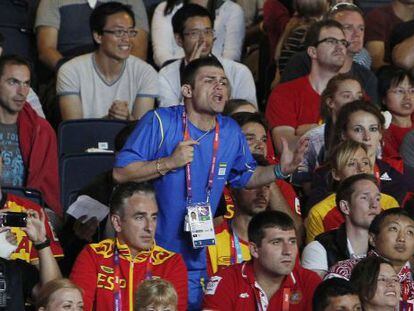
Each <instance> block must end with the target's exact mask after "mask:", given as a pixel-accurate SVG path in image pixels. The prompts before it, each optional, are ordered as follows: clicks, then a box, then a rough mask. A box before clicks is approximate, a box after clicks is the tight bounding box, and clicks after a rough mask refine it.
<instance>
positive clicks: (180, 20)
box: [171, 3, 214, 36]
mask: <svg viewBox="0 0 414 311" xmlns="http://www.w3.org/2000/svg"><path fill="white" fill-rule="evenodd" d="M192 17H208V19H209V20H210V22H211V27H213V25H214V19H213V17H212V16H211V14H210V12H209V11H208V10H207V9H206V8H204V7H202V6H201V5H198V4H191V3H190V4H186V5H184V6H183V7H182V8H180V9H179V10H178V11H177V12H175V14H174V16H173V17H172V21H171V22H172V26H173V31H174V33H175V34H179V35H181V36H182V35H183V32H184V26H185V22H186V21H187V20H188V19H189V18H192Z"/></svg>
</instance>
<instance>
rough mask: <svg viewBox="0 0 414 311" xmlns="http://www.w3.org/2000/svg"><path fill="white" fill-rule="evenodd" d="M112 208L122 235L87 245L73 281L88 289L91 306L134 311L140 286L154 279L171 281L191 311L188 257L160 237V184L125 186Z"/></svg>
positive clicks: (87, 301) (181, 302)
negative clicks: (167, 246) (157, 195)
mask: <svg viewBox="0 0 414 311" xmlns="http://www.w3.org/2000/svg"><path fill="white" fill-rule="evenodd" d="M110 206H111V221H112V225H113V227H114V229H115V231H116V234H117V236H116V238H115V239H106V240H103V241H101V242H100V243H96V244H89V245H88V246H86V247H85V248H84V249H83V251H82V252H81V253H80V255H79V256H78V258H77V260H76V262H75V265H74V267H73V269H72V273H71V279H72V281H73V282H74V283H75V284H77V285H78V286H79V287H81V288H82V289H83V299H84V306H85V310H92V309H93V310H99V311H104V310H108V311H109V310H110V311H113V310H130V309H132V307H133V306H132V305H131V303H132V302H133V299H134V293H135V289H136V287H137V286H138V285H139V284H140V283H141V282H142V281H143V280H145V279H152V278H153V277H154V278H163V279H166V280H168V281H170V282H171V283H172V284H173V285H174V287H175V290H176V291H177V294H178V309H179V310H186V309H187V277H186V276H187V269H186V267H185V264H184V261H183V259H182V258H181V256H180V255H179V254H176V253H173V252H170V251H168V250H165V249H163V248H161V247H159V246H157V245H156V244H155V241H154V236H155V228H156V226H157V214H158V206H157V202H156V200H155V193H154V188H153V187H152V186H151V185H150V184H149V183H140V184H137V183H133V182H130V183H125V184H122V185H120V186H118V188H116V190H115V191H114V193H113V195H112V198H111V202H110ZM117 280H118V281H117ZM117 293H118V294H117ZM118 295H119V296H118ZM116 297H121V298H118V299H117V298H116ZM121 306H122V307H121Z"/></svg>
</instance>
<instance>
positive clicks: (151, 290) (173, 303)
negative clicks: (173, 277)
mask: <svg viewBox="0 0 414 311" xmlns="http://www.w3.org/2000/svg"><path fill="white" fill-rule="evenodd" d="M177 301H178V297H177V292H176V291H175V289H174V286H173V285H172V284H171V283H170V282H168V281H166V280H163V279H151V280H145V281H143V282H142V283H141V285H139V287H138V290H137V292H136V294H135V308H134V310H135V311H176V310H177Z"/></svg>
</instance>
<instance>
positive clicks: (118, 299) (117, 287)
mask: <svg viewBox="0 0 414 311" xmlns="http://www.w3.org/2000/svg"><path fill="white" fill-rule="evenodd" d="M116 243H117V241H116V240H115V244H114V276H115V284H114V311H121V310H122V294H121V264H120V259H119V250H118V247H117V245H116ZM151 256H152V252H150V254H149V256H148V259H147V264H146V266H145V280H150V279H152V258H151Z"/></svg>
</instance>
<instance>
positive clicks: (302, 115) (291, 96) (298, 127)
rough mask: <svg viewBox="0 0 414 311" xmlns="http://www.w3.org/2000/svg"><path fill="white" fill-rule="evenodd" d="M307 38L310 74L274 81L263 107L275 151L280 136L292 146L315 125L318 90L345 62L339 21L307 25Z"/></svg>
mask: <svg viewBox="0 0 414 311" xmlns="http://www.w3.org/2000/svg"><path fill="white" fill-rule="evenodd" d="M307 38H308V42H309V44H308V48H307V53H308V55H309V57H310V58H311V62H312V65H311V71H310V74H309V75H308V76H305V77H301V78H298V79H295V80H292V81H289V82H287V83H283V84H280V85H278V86H277V87H276V88H275V89H274V90H273V91H272V93H271V95H270V97H269V100H268V104H267V107H266V119H267V120H268V122H269V125H270V128H271V129H272V137H273V141H274V143H275V144H276V147H277V150H279V151H280V150H282V137H284V138H285V139H287V141H288V142H289V145H291V146H294V145H295V144H296V143H297V141H298V140H299V138H300V137H301V136H302V135H303V134H304V133H306V132H307V131H308V130H310V129H311V128H313V127H315V126H317V125H318V123H319V121H320V112H319V111H320V108H319V107H320V94H321V93H322V91H323V90H324V89H325V87H326V85H327V83H328V81H329V80H330V79H331V78H332V77H333V76H335V75H336V74H337V73H338V72H339V70H340V69H341V68H342V66H343V65H344V62H345V55H346V48H347V47H348V45H349V43H348V41H346V39H345V34H344V31H343V29H342V25H341V24H340V23H338V22H336V21H333V20H326V21H320V22H316V23H314V24H313V25H312V26H311V27H310V29H309V31H308V34H307Z"/></svg>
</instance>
